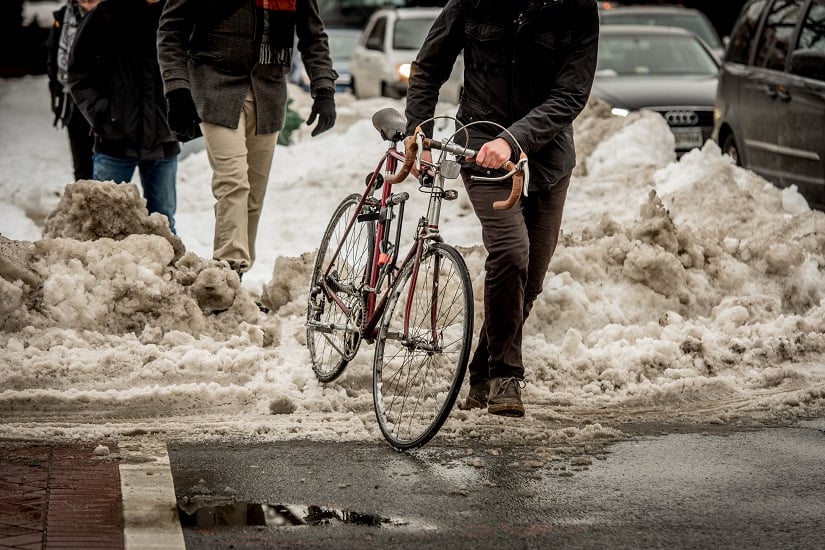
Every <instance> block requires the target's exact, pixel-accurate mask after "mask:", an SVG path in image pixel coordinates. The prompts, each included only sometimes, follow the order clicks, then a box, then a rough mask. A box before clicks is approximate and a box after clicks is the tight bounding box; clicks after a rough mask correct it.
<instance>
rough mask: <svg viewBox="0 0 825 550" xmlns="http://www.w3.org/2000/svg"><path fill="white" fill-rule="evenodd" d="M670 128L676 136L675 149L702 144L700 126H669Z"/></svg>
mask: <svg viewBox="0 0 825 550" xmlns="http://www.w3.org/2000/svg"><path fill="white" fill-rule="evenodd" d="M670 130H671V131H672V132H673V137H674V138H676V148H677V149H693V148H694V147H701V146H702V129H701V128H671V129H670Z"/></svg>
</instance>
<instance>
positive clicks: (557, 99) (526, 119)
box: [405, 0, 599, 417]
mask: <svg viewBox="0 0 825 550" xmlns="http://www.w3.org/2000/svg"><path fill="white" fill-rule="evenodd" d="M598 36H599V16H598V9H597V7H596V2H595V0H544V1H541V0H510V1H508V2H501V1H500V0H449V1H448V2H447V4H446V6H445V7H444V9H443V10H442V12H441V14H440V15H439V16H438V18H436V20H435V22H434V23H433V26H432V28H431V29H430V32H429V34H428V36H427V38H426V40H425V41H424V45H423V46H422V47H421V50H420V51H419V54H418V57H417V58H416V60H415V61H414V62H413V64H412V72H411V75H410V82H409V89H408V92H407V107H406V113H405V114H406V118H407V134H408V135H412V134H413V132H414V131H415V128H416V127H417V126H418V125H420V124H421V123H422V122H423V121H425V120H428V119H430V118H431V117H432V116H433V113H434V111H435V105H436V102H437V100H438V92H439V89H440V88H441V85H442V84H443V83H444V82H445V81H446V80H447V79H448V77H449V75H450V72H451V70H452V67H453V65H454V63H455V60H456V58H457V57H458V55H459V53H460V52H461V51H462V50H463V52H464V66H465V69H464V91H463V93H462V97H461V101H460V104H459V108H458V113H457V115H456V118H457V119H458V120H459V122H460V123H462V124H465V125H466V124H470V127H469V135H468V136H467V137H468V140H467V143H466V144H465V145H467V146H468V147H469V148H471V149H475V150H477V151H478V154H477V156H476V157H475V162H474V163H467V164H465V166H464V169H463V170H462V179H463V180H464V186H465V188H466V189H467V193H468V195H469V197H470V201H471V202H472V204H473V209H474V210H475V213H476V215H477V216H478V219H479V221H480V222H481V230H482V240H483V242H484V246H485V248H486V250H487V260H486V263H485V269H486V274H485V280H484V317H483V323H482V326H481V330H480V334H479V340H478V345H477V347H476V351H475V353H474V355H473V358H472V360H471V361H470V392H469V394H468V396H467V399H466V400H465V402H464V408H468V409H472V408H484V407H487V410H488V412H490V413H491V414H497V415H502V416H513V417H522V416H524V405H523V404H522V401H521V389H522V387H523V386H524V375H525V370H524V363H523V360H522V328H523V326H524V322H525V320H526V319H527V316H528V315H529V313H530V310H531V309H532V306H533V302H534V301H535V299H536V298H537V297H538V295H539V294H540V293H541V290H542V287H543V284H544V277H545V275H546V274H547V268H548V265H549V264H550V259H551V258H552V256H553V252H554V251H555V248H556V244H557V242H558V235H559V229H560V227H561V219H562V211H563V209H564V202H565V199H566V196H567V189H568V186H569V183H570V177H571V174H572V171H573V167H574V166H575V163H576V159H575V150H574V146H573V128H572V123H573V120H574V119H575V118H576V117H577V116H578V115H579V113H580V112H581V111H582V109H583V108H584V106H585V104H586V103H587V99H588V97H589V95H590V89H591V86H592V83H593V75H594V72H595V69H596V55H597V47H598ZM477 120H488V121H492V122H494V123H497V124H500V125H501V126H502V127H504V128H506V130H503V131H502V130H501V129H500V128H496V127H495V126H494V125H490V124H487V125H472V122H473V121H477ZM424 131H425V132H426V133H428V134H431V132H432V124H428V125H425V126H424ZM456 139H457V140H459V141H461V140H463V139H465V138H464V137H463V136H462V134H461V133H459V134H458V135H457V136H456ZM521 150H523V152H524V153H526V154H527V156H528V157H529V159H530V179H529V186H528V188H527V189H525V191H526V193H525V196H523V197H522V198H521V200H520V201H519V202H518V203H517V204H516V205H515V207H513V208H512V209H508V210H499V209H494V208H493V206H492V205H493V203H494V202H495V201H499V200H502V199H506V197H507V195H508V194H509V192H510V190H509V187H506V186H501V185H492V184H490V183H486V182H483V181H479V180H473V179H471V176H472V175H473V174H476V175H479V174H480V175H482V176H490V175H494V173H496V172H499V169H500V167H501V166H502V165H503V164H504V163H506V162H507V161H515V160H517V159H516V158H515V155H514V153H513V152H514V151H521ZM424 154H425V155H426V154H427V153H424ZM511 157H512V158H511ZM428 160H429V159H428ZM499 173H500V172H499Z"/></svg>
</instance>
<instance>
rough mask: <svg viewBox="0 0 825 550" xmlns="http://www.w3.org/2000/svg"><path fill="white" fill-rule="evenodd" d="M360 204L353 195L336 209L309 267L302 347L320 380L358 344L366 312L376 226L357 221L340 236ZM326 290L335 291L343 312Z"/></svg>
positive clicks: (335, 371)
mask: <svg viewBox="0 0 825 550" xmlns="http://www.w3.org/2000/svg"><path fill="white" fill-rule="evenodd" d="M360 200H361V196H360V195H357V194H352V195H349V196H348V197H347V198H345V199H344V200H343V202H341V204H340V205H338V208H337V209H336V210H335V212H334V213H333V214H332V218H331V219H330V221H329V224H328V225H327V229H326V231H325V232H324V237H323V238H322V239H321V246H320V247H319V249H318V256H317V257H316V258H315V265H314V267H313V268H312V277H311V279H310V285H309V297H308V304H307V321H306V329H307V348H308V349H309V356H310V359H311V361H312V370H313V371H315V376H316V377H317V378H318V380H320V381H321V382H331V381H332V380H334V379H336V378H337V377H338V376H340V375H341V373H342V372H343V371H344V369H345V368H346V366H347V364H349V362H350V360H352V358H353V357H355V354H356V352H357V351H358V347H359V345H360V344H361V328H362V325H363V323H364V315H365V309H366V296H365V293H364V285H365V283H366V282H367V281H368V280H369V269H370V264H371V263H372V253H373V244H374V242H375V222H374V221H373V220H366V221H356V222H355V224H354V225H353V226H352V227H351V228H350V231H349V233H346V234H345V232H346V228H347V225H348V224H349V223H350V220H352V218H353V216H354V215H355V213H356V209H357V207H358V203H359V202H360ZM370 208H372V207H370V206H362V208H361V211H360V212H358V213H359V214H364V213H367V211H368V210H369V209H370ZM339 246H340V249H339ZM336 250H337V251H338V253H337V254H336ZM322 282H323V283H325V284H324V285H322V284H321V283H322ZM326 289H329V290H330V292H331V293H334V295H335V298H336V299H337V300H339V301H340V302H341V303H343V305H344V306H346V310H345V309H343V308H342V307H341V305H340V304H339V303H337V302H336V301H335V300H333V299H332V296H331V294H330V292H328V291H327V290H326Z"/></svg>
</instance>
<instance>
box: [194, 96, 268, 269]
mask: <svg viewBox="0 0 825 550" xmlns="http://www.w3.org/2000/svg"><path fill="white" fill-rule="evenodd" d="M255 116H256V113H255V98H254V96H253V95H252V91H251V90H250V91H249V93H248V94H247V96H246V100H245V101H244V105H243V109H242V111H241V119H240V121H239V122H238V127H237V128H226V127H225V126H218V125H216V124H209V123H207V122H202V123H201V131H202V132H203V137H204V141H205V142H206V154H207V156H208V157H209V165H210V166H211V167H212V195H213V196H214V197H215V238H214V244H213V248H214V251H213V253H212V257H213V258H214V259H216V260H225V261H226V262H228V263H229V265H230V266H231V267H232V269H234V270H236V271H238V272H240V273H244V272H246V271H248V270H249V269H250V268H251V267H252V264H253V263H254V262H255V238H256V237H257V234H258V220H260V217H261V207H262V205H263V202H264V194H265V193H266V185H267V182H268V181H269V170H270V168H271V167H272V155H273V154H274V152H275V143H276V142H277V139H278V133H277V132H275V133H272V134H265V135H260V136H258V135H255V126H256V125H255Z"/></svg>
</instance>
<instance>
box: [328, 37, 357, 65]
mask: <svg viewBox="0 0 825 550" xmlns="http://www.w3.org/2000/svg"><path fill="white" fill-rule="evenodd" d="M327 38H328V39H329V55H330V57H331V58H332V60H333V61H348V60H349V59H350V58H351V57H352V50H354V49H355V45H356V44H357V43H358V34H356V33H347V34H335V33H331V32H328V33H327Z"/></svg>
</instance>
